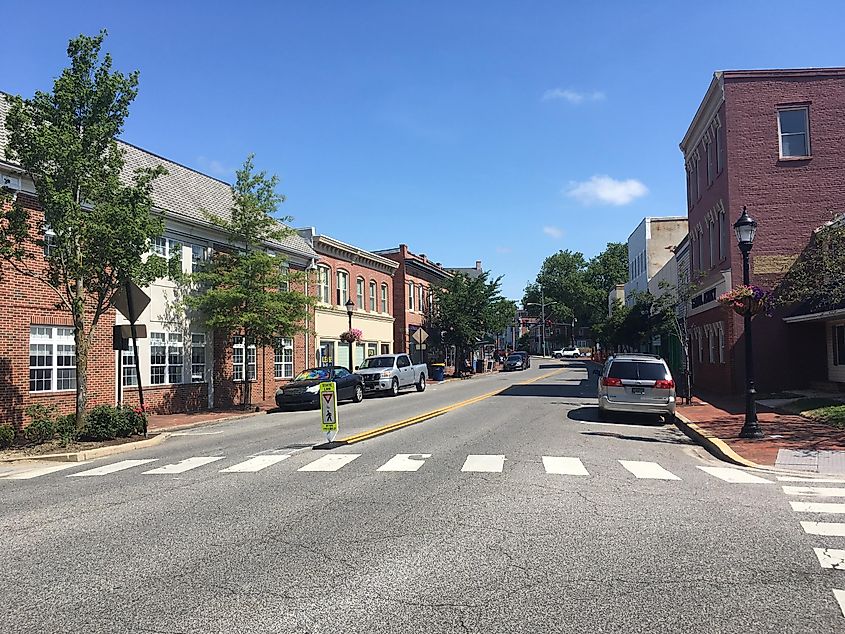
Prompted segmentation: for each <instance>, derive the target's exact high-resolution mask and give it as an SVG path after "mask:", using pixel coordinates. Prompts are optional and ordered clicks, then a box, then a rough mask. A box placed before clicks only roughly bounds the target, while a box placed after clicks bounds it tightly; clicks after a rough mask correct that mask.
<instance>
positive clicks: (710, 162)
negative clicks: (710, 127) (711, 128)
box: [704, 141, 716, 187]
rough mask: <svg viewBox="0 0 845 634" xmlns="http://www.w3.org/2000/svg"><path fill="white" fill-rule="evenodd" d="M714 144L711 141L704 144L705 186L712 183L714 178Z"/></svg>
mask: <svg viewBox="0 0 845 634" xmlns="http://www.w3.org/2000/svg"><path fill="white" fill-rule="evenodd" d="M715 150H716V146H715V145H714V144H713V142H712V141H709V142H706V143H705V144H704V153H705V154H706V155H707V186H708V187H709V186H710V185H712V184H713V179H714V178H715V170H716V157H715V156H714V155H715Z"/></svg>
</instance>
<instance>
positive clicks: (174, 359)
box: [167, 332, 184, 383]
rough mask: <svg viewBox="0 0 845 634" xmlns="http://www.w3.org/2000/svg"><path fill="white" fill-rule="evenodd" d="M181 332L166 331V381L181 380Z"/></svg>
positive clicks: (179, 381) (176, 381) (175, 381)
mask: <svg viewBox="0 0 845 634" xmlns="http://www.w3.org/2000/svg"><path fill="white" fill-rule="evenodd" d="M183 358H184V357H183V348H182V333H181V332H169V333H167V382H168V383H181V382H182V363H183Z"/></svg>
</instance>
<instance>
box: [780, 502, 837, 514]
mask: <svg viewBox="0 0 845 634" xmlns="http://www.w3.org/2000/svg"><path fill="white" fill-rule="evenodd" d="M789 505H790V506H791V507H792V510H793V511H797V512H798V513H845V504H843V503H842V502H796V501H795V500H790V501H789Z"/></svg>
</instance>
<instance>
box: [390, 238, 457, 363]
mask: <svg viewBox="0 0 845 634" xmlns="http://www.w3.org/2000/svg"><path fill="white" fill-rule="evenodd" d="M375 253H376V254H377V255H381V256H384V257H386V258H389V259H391V260H393V261H395V262H397V263H398V264H399V267H398V268H397V269H396V273H395V274H394V277H393V317H394V322H393V333H394V334H393V347H394V351H395V352H407V353H408V354H410V355H411V357H412V358H413V359H414V362H415V363H422V360H423V351H422V350H421V349H420V348H419V346H418V345H417V344H416V342H415V341H414V340H413V339H412V338H411V336H412V335H413V334H414V332H415V331H416V330H417V329H419V328H424V326H425V325H426V323H427V317H428V309H429V306H430V305H431V286H432V284H438V283H440V282H442V281H443V280H445V279H446V278H447V277H449V276H450V275H451V273H449V271H447V270H446V269H444V268H443V267H442V266H441V265H440V263H439V262H432V261H431V260H429V259H428V257H426V255H425V254H424V253H421V254H419V255H415V254H413V253H411V251H410V250H409V249H408V245H406V244H400V245H399V246H398V247H397V248H395V249H385V250H382V251H375Z"/></svg>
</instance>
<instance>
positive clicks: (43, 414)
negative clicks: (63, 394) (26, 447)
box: [23, 403, 56, 443]
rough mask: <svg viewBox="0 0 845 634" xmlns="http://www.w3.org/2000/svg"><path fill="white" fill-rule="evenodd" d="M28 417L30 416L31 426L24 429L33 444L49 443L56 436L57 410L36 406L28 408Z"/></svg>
mask: <svg viewBox="0 0 845 634" xmlns="http://www.w3.org/2000/svg"><path fill="white" fill-rule="evenodd" d="M25 411H26V415H27V416H29V418H30V422H29V425H27V426H26V427H24V430H23V433H24V436H26V439H27V440H28V441H29V442H31V443H43V442H47V441H48V440H50V439H51V438H53V436H55V435H56V408H55V406H52V405H50V406H47V405H41V404H40V403H39V404H35V405H30V406H29V407H27V408H26V410H25Z"/></svg>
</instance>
